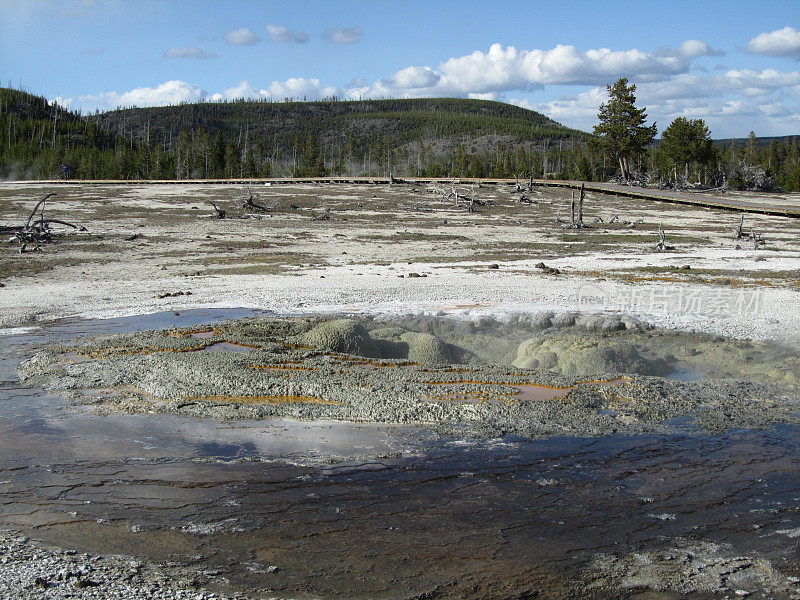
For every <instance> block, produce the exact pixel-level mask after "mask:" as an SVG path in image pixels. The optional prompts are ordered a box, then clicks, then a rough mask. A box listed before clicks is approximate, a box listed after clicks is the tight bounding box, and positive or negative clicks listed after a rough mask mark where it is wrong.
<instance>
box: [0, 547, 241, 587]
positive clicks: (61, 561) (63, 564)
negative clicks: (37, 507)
mask: <svg viewBox="0 0 800 600" xmlns="http://www.w3.org/2000/svg"><path fill="white" fill-rule="evenodd" d="M211 578H212V575H211V573H209V572H203V571H191V570H189V569H187V568H181V567H176V566H174V565H163V566H161V565H154V564H149V563H147V562H145V561H143V560H140V559H131V558H128V557H124V556H95V555H89V554H78V553H76V552H74V551H72V550H60V549H58V548H53V547H49V546H46V545H44V544H41V543H38V542H35V541H32V540H30V539H29V538H28V537H26V536H21V535H19V534H17V533H15V532H10V531H1V532H0V599H2V600H26V599H31V600H32V599H34V598H35V599H39V598H46V599H48V600H50V599H52V600H57V599H61V598H71V599H73V600H84V599H85V600H89V599H97V598H103V599H104V600H116V599H119V600H123V599H124V600H229V599H230V600H233V599H238V600H244V599H246V598H249V597H248V596H243V595H240V594H237V595H233V596H227V595H221V594H217V593H213V592H208V591H205V590H202V589H201V588H200V586H201V585H203V583H204V582H207V581H209V580H210V579H211Z"/></svg>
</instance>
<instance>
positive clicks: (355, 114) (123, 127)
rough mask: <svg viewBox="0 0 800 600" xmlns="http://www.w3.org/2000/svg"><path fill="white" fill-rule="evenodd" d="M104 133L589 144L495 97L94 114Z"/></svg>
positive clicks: (361, 142)
mask: <svg viewBox="0 0 800 600" xmlns="http://www.w3.org/2000/svg"><path fill="white" fill-rule="evenodd" d="M91 119H92V120H93V121H95V122H96V123H99V124H101V125H102V126H103V128H104V129H107V130H109V131H113V132H115V133H119V134H122V135H133V136H134V137H135V138H137V139H145V138H147V136H149V137H150V139H151V141H152V140H158V141H163V140H165V139H166V140H169V139H173V140H175V139H177V137H178V135H179V134H180V132H181V130H182V129H187V130H189V131H190V132H191V131H205V132H208V133H209V134H210V135H211V136H215V135H216V134H217V133H222V135H223V137H224V138H225V140H226V142H227V141H235V142H236V143H243V142H244V138H245V136H247V137H248V138H249V141H254V142H255V143H259V142H261V141H262V140H263V141H264V143H265V144H266V145H267V146H270V145H275V144H277V145H278V147H280V148H285V149H291V148H292V146H293V145H294V144H295V138H299V139H300V140H304V139H305V138H306V137H307V136H308V134H309V133H311V134H313V135H314V136H316V137H317V139H318V141H319V143H320V144H321V145H322V146H328V145H331V146H333V145H344V144H350V145H351V146H354V148H353V149H355V150H357V149H359V148H361V147H366V146H368V145H370V144H371V143H373V142H374V140H375V139H377V138H378V137H379V136H380V137H383V138H390V139H391V140H392V146H393V147H394V148H397V147H399V146H401V145H403V144H407V143H409V142H417V141H421V142H423V143H425V144H441V143H442V142H443V141H444V140H458V139H462V140H465V139H470V140H475V139H478V138H481V137H483V136H503V137H508V138H509V141H510V140H512V139H513V141H514V142H516V143H524V142H533V141H538V140H544V139H548V138H549V139H550V140H559V139H585V138H586V137H587V136H586V134H585V133H583V132H580V131H576V130H573V129H568V128H567V127H564V126H563V125H560V124H559V123H556V122H555V121H553V120H551V119H548V118H547V117H545V116H544V115H542V114H540V113H537V112H535V111H532V110H527V109H525V108H520V107H518V106H513V105H511V104H504V103H502V102H493V101H489V100H465V99H459V98H432V99H402V100H360V101H339V100H332V101H321V102H267V101H245V100H237V101H232V102H204V103H197V104H181V105H178V106H164V107H155V108H129V109H121V110H114V111H110V112H106V113H101V114H98V115H94V116H92V117H91Z"/></svg>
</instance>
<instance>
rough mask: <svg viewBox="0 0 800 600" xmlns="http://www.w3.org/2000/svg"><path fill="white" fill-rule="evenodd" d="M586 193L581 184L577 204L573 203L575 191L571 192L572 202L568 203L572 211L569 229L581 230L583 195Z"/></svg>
mask: <svg viewBox="0 0 800 600" xmlns="http://www.w3.org/2000/svg"><path fill="white" fill-rule="evenodd" d="M585 193H586V189H585V187H584V184H581V191H580V195H579V197H578V200H577V202H576V201H575V190H573V191H572V202H571V203H570V209H571V211H572V218H571V221H570V227H572V228H573V229H583V227H584V225H583V198H584V194H585Z"/></svg>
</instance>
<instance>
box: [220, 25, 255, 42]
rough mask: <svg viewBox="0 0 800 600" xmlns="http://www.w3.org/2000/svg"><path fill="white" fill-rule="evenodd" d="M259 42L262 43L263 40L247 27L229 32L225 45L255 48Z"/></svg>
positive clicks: (226, 35)
mask: <svg viewBox="0 0 800 600" xmlns="http://www.w3.org/2000/svg"><path fill="white" fill-rule="evenodd" d="M259 41H261V38H260V37H258V36H257V35H256V34H255V33H253V32H252V31H250V30H249V29H248V28H247V27H242V28H241V29H236V30H235V31H229V32H228V33H226V34H225V43H226V44H228V45H229V46H253V45H255V44H257V43H258V42H259Z"/></svg>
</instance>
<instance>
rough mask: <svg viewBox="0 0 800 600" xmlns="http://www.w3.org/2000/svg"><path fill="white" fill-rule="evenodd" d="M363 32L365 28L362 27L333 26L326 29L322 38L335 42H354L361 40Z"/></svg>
mask: <svg viewBox="0 0 800 600" xmlns="http://www.w3.org/2000/svg"><path fill="white" fill-rule="evenodd" d="M363 34H364V30H363V29H361V27H345V28H343V29H338V28H335V27H331V28H329V29H326V30H325V32H324V33H323V34H322V38H323V39H326V40H328V41H329V42H333V43H334V44H353V43H355V42H357V41H358V40H360V39H361V36H362V35H363Z"/></svg>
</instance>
